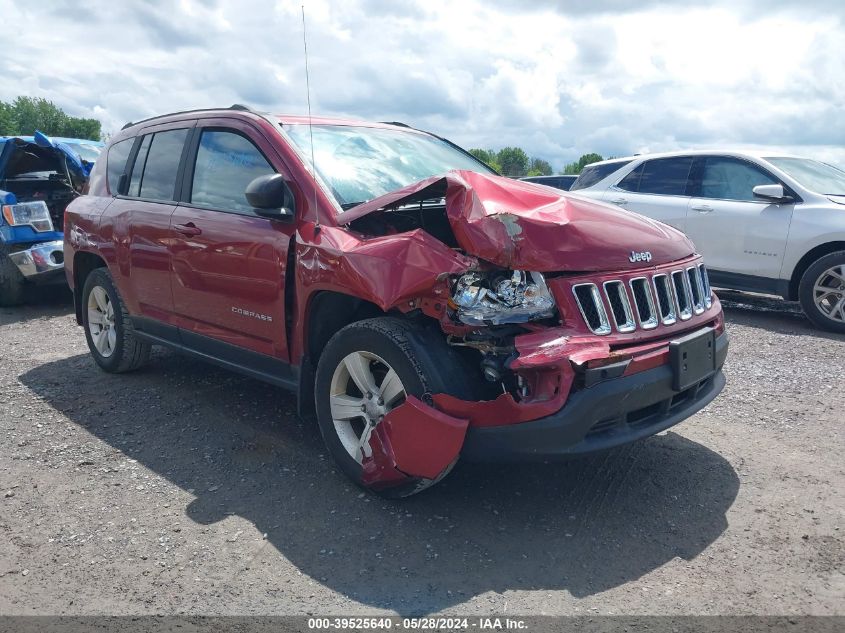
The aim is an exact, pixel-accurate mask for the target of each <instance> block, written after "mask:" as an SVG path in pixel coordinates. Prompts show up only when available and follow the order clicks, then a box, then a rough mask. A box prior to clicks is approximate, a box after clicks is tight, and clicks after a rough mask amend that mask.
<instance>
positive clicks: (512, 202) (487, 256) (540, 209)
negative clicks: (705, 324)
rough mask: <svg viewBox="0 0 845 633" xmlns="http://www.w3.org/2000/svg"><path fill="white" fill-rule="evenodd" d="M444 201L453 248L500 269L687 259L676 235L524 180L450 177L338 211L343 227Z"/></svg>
mask: <svg viewBox="0 0 845 633" xmlns="http://www.w3.org/2000/svg"><path fill="white" fill-rule="evenodd" d="M437 196H445V198H446V213H447V216H448V218H449V223H450V225H451V227H452V231H453V232H454V234H455V237H456V238H457V240H458V243H459V244H460V245H461V246H462V247H463V248H464V249H465V250H466V251H467V252H468V253H472V254H473V255H475V256H476V257H479V258H481V259H484V260H486V261H488V262H491V263H493V264H496V265H498V266H502V267H504V268H519V269H524V270H536V271H543V272H545V271H570V270H577V271H597V270H632V269H635V268H640V267H641V263H639V262H637V263H632V262H631V261H630V260H629V257H630V255H631V252H632V251H636V252H641V251H650V252H651V254H652V258H653V259H652V262H653V263H654V264H660V263H668V262H672V261H676V260H679V259H683V258H685V257H688V256H690V255H692V254H693V253H694V252H695V249H694V247H693V245H692V243H691V242H690V241H689V239H687V237H686V236H685V235H684V234H683V233H681V232H680V231H676V230H675V229H673V228H671V227H669V226H666V225H665V224H661V223H660V222H655V221H654V220H650V219H648V218H645V217H643V216H641V215H637V214H634V213H630V212H628V211H625V210H622V209H619V208H618V207H614V206H611V205H608V204H604V203H601V202H597V201H595V200H589V199H587V198H580V197H577V196H575V195H570V194H565V193H564V192H555V191H554V190H552V189H550V188H548V187H543V186H538V185H535V184H533V183H529V182H522V181H519V180H512V179H510V178H504V177H501V176H491V175H487V174H479V173H475V172H470V171H451V172H449V173H448V174H446V175H445V176H432V177H431V178H427V179H425V180H421V181H420V182H418V183H415V184H412V185H409V186H407V187H404V188H403V189H398V190H397V191H394V192H392V193H388V194H386V195H384V196H380V197H378V198H375V199H374V200H371V201H370V202H367V203H365V204H362V205H358V206H357V207H354V208H352V209H350V210H349V211H346V212H345V213H341V214H340V215H339V216H338V218H337V221H338V223H340V224H348V223H349V222H352V221H354V220H356V219H358V218H360V217H363V216H365V215H367V214H370V213H374V212H377V211H379V210H380V209H383V208H384V207H388V206H390V205H395V204H398V203H404V202H410V201H414V200H419V199H422V198H431V197H437Z"/></svg>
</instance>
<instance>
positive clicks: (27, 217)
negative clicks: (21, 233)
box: [3, 200, 53, 231]
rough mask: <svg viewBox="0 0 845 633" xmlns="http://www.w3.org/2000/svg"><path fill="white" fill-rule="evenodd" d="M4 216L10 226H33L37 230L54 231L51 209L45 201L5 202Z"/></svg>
mask: <svg viewBox="0 0 845 633" xmlns="http://www.w3.org/2000/svg"><path fill="white" fill-rule="evenodd" d="M3 218H4V219H5V220H6V223H7V224H9V226H27V225H28V226H31V227H32V228H33V229H35V230H36V231H52V230H53V220H52V219H50V210H49V209H48V208H47V205H46V204H45V203H44V202H43V201H40V200H39V201H38V202H22V203H20V204H4V205H3Z"/></svg>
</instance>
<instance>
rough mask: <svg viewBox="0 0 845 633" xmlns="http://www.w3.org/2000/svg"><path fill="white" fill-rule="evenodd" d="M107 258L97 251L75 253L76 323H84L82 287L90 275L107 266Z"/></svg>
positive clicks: (74, 294)
mask: <svg viewBox="0 0 845 633" xmlns="http://www.w3.org/2000/svg"><path fill="white" fill-rule="evenodd" d="M105 267H106V260H104V259H103V258H102V257H101V256H100V255H98V254H96V253H90V252H88V251H77V252H76V253H74V255H73V306H74V309H75V311H76V323H77V325H82V288H84V287H85V280H86V279H87V278H88V275H90V274H91V272H92V271H94V270H96V269H97V268H105Z"/></svg>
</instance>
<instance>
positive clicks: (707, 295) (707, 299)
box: [698, 264, 713, 310]
mask: <svg viewBox="0 0 845 633" xmlns="http://www.w3.org/2000/svg"><path fill="white" fill-rule="evenodd" d="M698 274H699V275H701V283H702V285H703V287H704V308H705V309H706V310H709V309H710V307H711V306H712V305H713V290H711V288H710V276H709V275H708V274H707V267H706V266H705V265H704V264H699V265H698Z"/></svg>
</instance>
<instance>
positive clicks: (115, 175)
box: [106, 138, 135, 195]
mask: <svg viewBox="0 0 845 633" xmlns="http://www.w3.org/2000/svg"><path fill="white" fill-rule="evenodd" d="M133 143H135V139H134V138H128V139H126V140H123V141H118V142H117V143H115V144H114V145H112V146H111V147H109V153H108V156H107V157H106V167H107V170H106V171H107V172H108V179H109V191H110V192H111V193H112V194H113V195H114V194H116V193H118V191H117V185H118V183H119V182H120V177H121V176H122V175H123V172H124V171H125V170H126V161H127V159H128V158H129V152H131V151H132V145H133Z"/></svg>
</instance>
